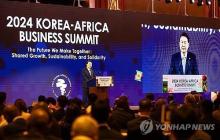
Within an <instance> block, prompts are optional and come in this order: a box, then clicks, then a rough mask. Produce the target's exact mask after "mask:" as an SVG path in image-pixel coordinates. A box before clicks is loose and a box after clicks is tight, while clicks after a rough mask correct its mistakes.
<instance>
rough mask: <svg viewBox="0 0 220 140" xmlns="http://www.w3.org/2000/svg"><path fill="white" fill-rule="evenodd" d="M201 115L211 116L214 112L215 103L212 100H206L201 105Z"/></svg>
mask: <svg viewBox="0 0 220 140" xmlns="http://www.w3.org/2000/svg"><path fill="white" fill-rule="evenodd" d="M200 108H201V113H202V115H204V116H207V115H209V116H211V115H212V111H213V103H212V102H211V101H210V100H204V101H202V102H201V104H200Z"/></svg>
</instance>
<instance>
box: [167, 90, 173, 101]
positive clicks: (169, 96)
mask: <svg viewBox="0 0 220 140" xmlns="http://www.w3.org/2000/svg"><path fill="white" fill-rule="evenodd" d="M167 102H168V104H171V103H174V96H173V94H172V93H171V94H169V95H168V97H167Z"/></svg>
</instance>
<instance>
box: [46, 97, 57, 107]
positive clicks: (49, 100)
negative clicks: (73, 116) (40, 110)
mask: <svg viewBox="0 0 220 140" xmlns="http://www.w3.org/2000/svg"><path fill="white" fill-rule="evenodd" d="M46 102H47V104H48V105H49V104H52V105H56V100H55V99H54V98H53V97H48V98H47V100H46Z"/></svg>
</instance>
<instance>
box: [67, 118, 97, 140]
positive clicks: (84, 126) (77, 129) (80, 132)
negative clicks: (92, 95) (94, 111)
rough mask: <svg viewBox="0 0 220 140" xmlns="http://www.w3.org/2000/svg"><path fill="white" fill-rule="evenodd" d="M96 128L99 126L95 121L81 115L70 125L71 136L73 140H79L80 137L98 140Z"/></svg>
mask: <svg viewBox="0 0 220 140" xmlns="http://www.w3.org/2000/svg"><path fill="white" fill-rule="evenodd" d="M98 128H99V126H98V123H97V122H96V120H94V119H93V118H92V117H90V116H88V115H83V116H80V117H78V118H77V119H76V120H75V121H74V123H73V124H72V130H71V131H72V132H71V135H72V136H73V139H74V140H80V139H79V137H80V136H86V137H89V138H90V139H92V140H98ZM77 137H78V138H77Z"/></svg>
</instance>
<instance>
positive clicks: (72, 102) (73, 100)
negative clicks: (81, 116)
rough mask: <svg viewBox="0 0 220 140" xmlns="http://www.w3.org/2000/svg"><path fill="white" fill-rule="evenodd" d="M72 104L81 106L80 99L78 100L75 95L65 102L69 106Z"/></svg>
mask: <svg viewBox="0 0 220 140" xmlns="http://www.w3.org/2000/svg"><path fill="white" fill-rule="evenodd" d="M73 104H75V105H77V106H79V107H80V108H81V107H82V106H83V102H82V100H80V99H79V98H77V97H75V98H73V99H70V100H69V101H68V104H67V105H68V106H70V105H73Z"/></svg>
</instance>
